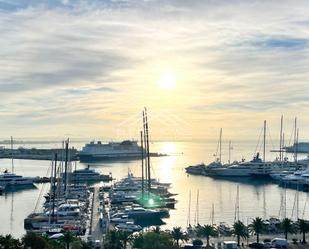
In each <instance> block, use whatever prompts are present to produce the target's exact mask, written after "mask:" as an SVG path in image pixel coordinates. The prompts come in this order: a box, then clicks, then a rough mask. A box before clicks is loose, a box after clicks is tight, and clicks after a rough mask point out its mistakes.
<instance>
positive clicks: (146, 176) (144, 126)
mask: <svg viewBox="0 0 309 249" xmlns="http://www.w3.org/2000/svg"><path fill="white" fill-rule="evenodd" d="M143 131H144V147H145V153H146V155H145V179H146V180H147V179H148V169H147V165H148V160H147V159H148V157H147V151H148V148H147V142H146V141H147V137H146V121H145V111H143Z"/></svg>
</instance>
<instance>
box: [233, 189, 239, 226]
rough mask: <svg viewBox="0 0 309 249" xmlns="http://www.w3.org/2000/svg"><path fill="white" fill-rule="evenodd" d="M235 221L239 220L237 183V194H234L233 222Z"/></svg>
mask: <svg viewBox="0 0 309 249" xmlns="http://www.w3.org/2000/svg"><path fill="white" fill-rule="evenodd" d="M236 221H239V185H237V195H236V203H235V216H234V222H236Z"/></svg>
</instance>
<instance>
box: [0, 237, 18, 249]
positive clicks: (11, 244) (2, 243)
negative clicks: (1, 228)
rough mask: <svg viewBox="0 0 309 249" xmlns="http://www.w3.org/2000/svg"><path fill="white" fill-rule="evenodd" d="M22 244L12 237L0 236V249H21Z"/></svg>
mask: <svg viewBox="0 0 309 249" xmlns="http://www.w3.org/2000/svg"><path fill="white" fill-rule="evenodd" d="M20 248H22V243H21V242H20V241H19V239H14V238H13V237H12V236H11V235H9V234H8V235H5V236H2V235H0V249H20Z"/></svg>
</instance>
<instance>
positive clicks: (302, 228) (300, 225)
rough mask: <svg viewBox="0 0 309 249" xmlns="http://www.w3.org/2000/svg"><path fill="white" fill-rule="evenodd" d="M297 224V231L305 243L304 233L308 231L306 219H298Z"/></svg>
mask: <svg viewBox="0 0 309 249" xmlns="http://www.w3.org/2000/svg"><path fill="white" fill-rule="evenodd" d="M297 224H298V229H299V232H300V233H301V234H302V235H303V243H306V233H307V232H309V222H308V221H307V220H303V219H299V220H298V222H297Z"/></svg>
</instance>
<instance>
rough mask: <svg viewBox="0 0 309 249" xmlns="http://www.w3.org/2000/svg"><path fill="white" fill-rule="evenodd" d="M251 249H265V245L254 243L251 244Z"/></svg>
mask: <svg viewBox="0 0 309 249" xmlns="http://www.w3.org/2000/svg"><path fill="white" fill-rule="evenodd" d="M249 247H250V248H256V249H262V248H264V244H263V243H257V242H254V243H250V244H249Z"/></svg>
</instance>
